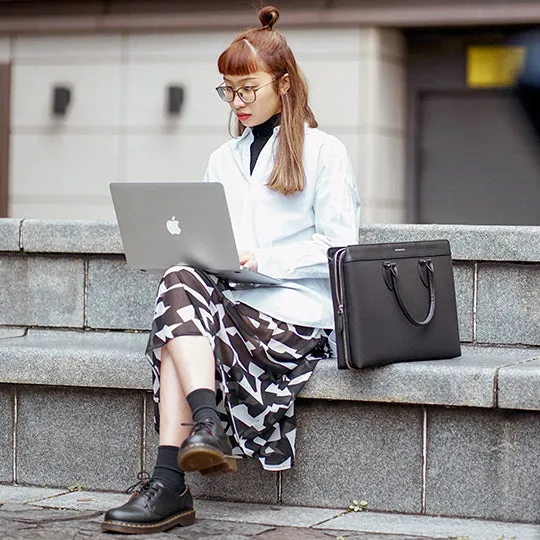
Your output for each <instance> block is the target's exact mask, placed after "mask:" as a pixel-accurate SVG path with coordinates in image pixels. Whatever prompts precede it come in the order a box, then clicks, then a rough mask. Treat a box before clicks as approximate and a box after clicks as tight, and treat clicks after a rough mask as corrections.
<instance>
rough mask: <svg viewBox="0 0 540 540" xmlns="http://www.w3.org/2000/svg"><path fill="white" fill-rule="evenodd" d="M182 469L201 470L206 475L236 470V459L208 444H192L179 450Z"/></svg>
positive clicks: (179, 463)
mask: <svg viewBox="0 0 540 540" xmlns="http://www.w3.org/2000/svg"><path fill="white" fill-rule="evenodd" d="M178 467H180V469H181V470H182V471H186V472H193V471H200V473H201V474H204V475H205V476H208V475H212V476H213V475H218V474H226V473H230V472H236V470H237V467H236V459H235V458H233V457H232V456H227V455H225V454H224V453H223V452H221V451H220V450H218V449H217V448H214V447H213V446H209V445H206V444H200V445H191V446H188V447H187V448H184V449H182V450H180V451H179V452H178Z"/></svg>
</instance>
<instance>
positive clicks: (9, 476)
mask: <svg viewBox="0 0 540 540" xmlns="http://www.w3.org/2000/svg"><path fill="white" fill-rule="evenodd" d="M0 358H1V356H0ZM1 363H2V361H1V360H0V364H1ZM12 481H13V388H10V387H3V386H0V482H12ZM0 502H5V501H2V486H0Z"/></svg>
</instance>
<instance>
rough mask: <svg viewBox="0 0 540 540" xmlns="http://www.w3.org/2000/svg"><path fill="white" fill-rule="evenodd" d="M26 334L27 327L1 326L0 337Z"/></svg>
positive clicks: (9, 337)
mask: <svg viewBox="0 0 540 540" xmlns="http://www.w3.org/2000/svg"><path fill="white" fill-rule="evenodd" d="M25 334H26V328H0V339H12V338H16V337H22V336H24V335H25Z"/></svg>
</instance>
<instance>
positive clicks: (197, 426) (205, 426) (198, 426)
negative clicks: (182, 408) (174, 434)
mask: <svg viewBox="0 0 540 540" xmlns="http://www.w3.org/2000/svg"><path fill="white" fill-rule="evenodd" d="M210 423H214V422H213V421H209V420H201V421H200V422H183V423H182V424H181V425H182V426H193V427H192V428H191V434H192V435H193V434H194V433H197V431H200V430H201V429H205V430H206V431H208V433H210V434H212V432H211V430H210V427H209V425H208V424H210Z"/></svg>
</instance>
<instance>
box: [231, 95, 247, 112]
mask: <svg viewBox="0 0 540 540" xmlns="http://www.w3.org/2000/svg"><path fill="white" fill-rule="evenodd" d="M233 105H234V107H235V108H236V109H239V108H240V107H243V106H244V105H245V103H244V102H243V101H242V100H241V99H240V97H239V96H238V94H236V95H235V96H234V99H233Z"/></svg>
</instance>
